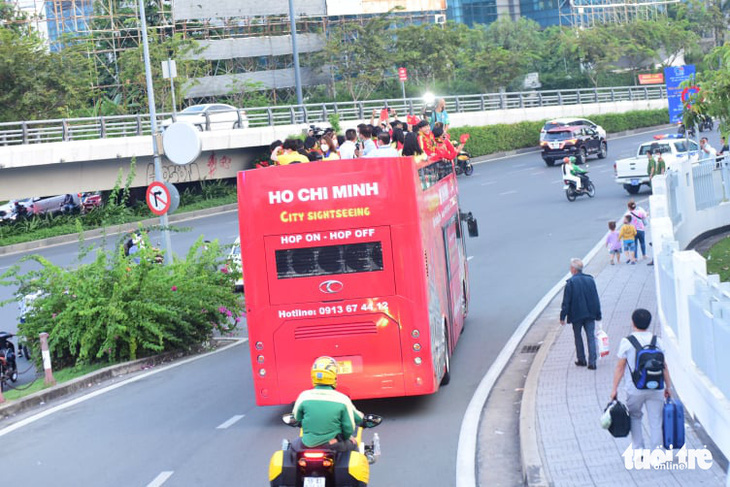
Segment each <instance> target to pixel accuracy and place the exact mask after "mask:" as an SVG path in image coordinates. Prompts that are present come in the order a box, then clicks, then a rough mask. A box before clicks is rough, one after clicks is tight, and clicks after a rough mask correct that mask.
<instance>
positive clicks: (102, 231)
mask: <svg viewBox="0 0 730 487" xmlns="http://www.w3.org/2000/svg"><path fill="white" fill-rule="evenodd" d="M237 209H238V204H237V203H230V204H227V205H222V206H215V207H213V208H205V209H203V210H195V211H189V212H185V213H178V214H174V215H170V217H169V220H168V221H169V222H170V223H180V222H184V221H188V220H194V219H196V218H201V217H204V216H209V215H215V214H219V213H228V212H231V211H235V210H237ZM159 222H160V220H159V218H147V219H145V220H139V221H136V222H131V223H124V224H122V225H112V226H109V227H103V228H95V229H93V230H87V231H85V232H84V234H83V235H84V240H92V239H95V238H99V237H102V236H104V235H119V234H124V233H130V232H133V231H135V230H136V229H137V228H139V226H140V225H142V226H147V225H157V224H159ZM78 240H79V234H78V233H69V234H68V235H58V236H57V237H50V238H44V239H41V240H31V241H30V242H23V243H19V244H13V245H4V246H2V247H0V256H5V255H12V254H17V253H19V252H27V251H29V250H36V249H41V248H45V247H53V246H55V245H63V244H67V243H71V242H77V241H78Z"/></svg>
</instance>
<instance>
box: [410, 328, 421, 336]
mask: <svg viewBox="0 0 730 487" xmlns="http://www.w3.org/2000/svg"><path fill="white" fill-rule="evenodd" d="M411 336H412V337H413V338H418V337H419V336H421V333H420V332H419V331H418V330H413V331H412V332H411Z"/></svg>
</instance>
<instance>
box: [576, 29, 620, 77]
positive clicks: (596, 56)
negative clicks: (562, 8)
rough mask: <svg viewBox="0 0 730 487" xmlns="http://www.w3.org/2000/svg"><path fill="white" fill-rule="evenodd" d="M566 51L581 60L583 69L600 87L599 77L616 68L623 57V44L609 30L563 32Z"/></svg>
mask: <svg viewBox="0 0 730 487" xmlns="http://www.w3.org/2000/svg"><path fill="white" fill-rule="evenodd" d="M563 34H564V36H565V44H566V51H567V52H568V53H569V54H570V55H572V56H574V57H575V58H576V59H577V60H579V62H580V65H581V68H582V69H583V71H584V72H585V73H586V75H587V76H588V78H589V79H590V80H591V83H592V84H593V86H596V87H597V86H598V76H599V74H601V73H602V72H606V71H608V70H609V69H610V68H612V67H613V66H615V64H616V62H617V61H618V60H619V58H620V57H621V42H620V40H619V39H617V38H616V37H614V36H613V35H611V32H610V31H609V29H607V28H604V27H601V26H596V27H593V28H590V29H573V30H570V31H564V32H563Z"/></svg>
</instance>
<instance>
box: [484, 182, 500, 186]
mask: <svg viewBox="0 0 730 487" xmlns="http://www.w3.org/2000/svg"><path fill="white" fill-rule="evenodd" d="M490 184H497V181H487V182H486V183H482V186H489V185H490Z"/></svg>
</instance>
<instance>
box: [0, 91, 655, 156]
mask: <svg viewBox="0 0 730 487" xmlns="http://www.w3.org/2000/svg"><path fill="white" fill-rule="evenodd" d="M666 96H667V94H666V90H665V88H664V86H663V85H654V86H621V87H610V88H587V89H577V90H546V91H526V92H515V93H507V92H505V93H483V94H479V95H458V96H445V97H444V99H445V100H446V109H447V111H448V112H449V113H467V112H480V111H491V110H506V109H519V108H530V107H550V106H561V105H579V104H587V103H612V102H620V101H638V100H659V99H664V98H666ZM385 107H389V108H393V109H394V110H395V111H396V113H398V114H399V115H401V116H404V115H406V114H408V113H420V112H421V110H422V108H423V100H422V99H420V98H405V99H403V98H401V99H390V100H364V101H352V102H332V103H311V104H304V105H286V106H269V107H257V108H247V109H245V110H243V109H239V110H238V112H239V117H242V116H243V117H245V118H246V119H247V120H248V123H249V126H250V127H266V126H272V125H295V124H318V123H328V120H329V116H330V115H332V114H337V115H338V116H339V119H340V121H348V120H350V121H351V120H367V119H369V118H370V115H371V114H372V111H373V110H380V109H382V108H385ZM218 113H221V112H218ZM244 113H245V114H244ZM170 117H171V114H170V113H160V114H158V116H157V122H158V124H160V123H162V122H163V121H164V120H167V119H170ZM150 125H151V121H150V116H149V114H138V115H119V116H109V117H89V118H64V119H54V120H27V121H22V122H4V123H0V145H4V146H8V145H22V144H43V143H48V142H64V141H72V140H92V139H104V138H111V137H132V136H138V135H149V134H150V133H151V129H150ZM207 127H208V128H209V127H210V119H209V118H208V115H207V114H206V123H205V125H204V126H202V127H201V128H202V129H203V130H205V129H206V128H207Z"/></svg>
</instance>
